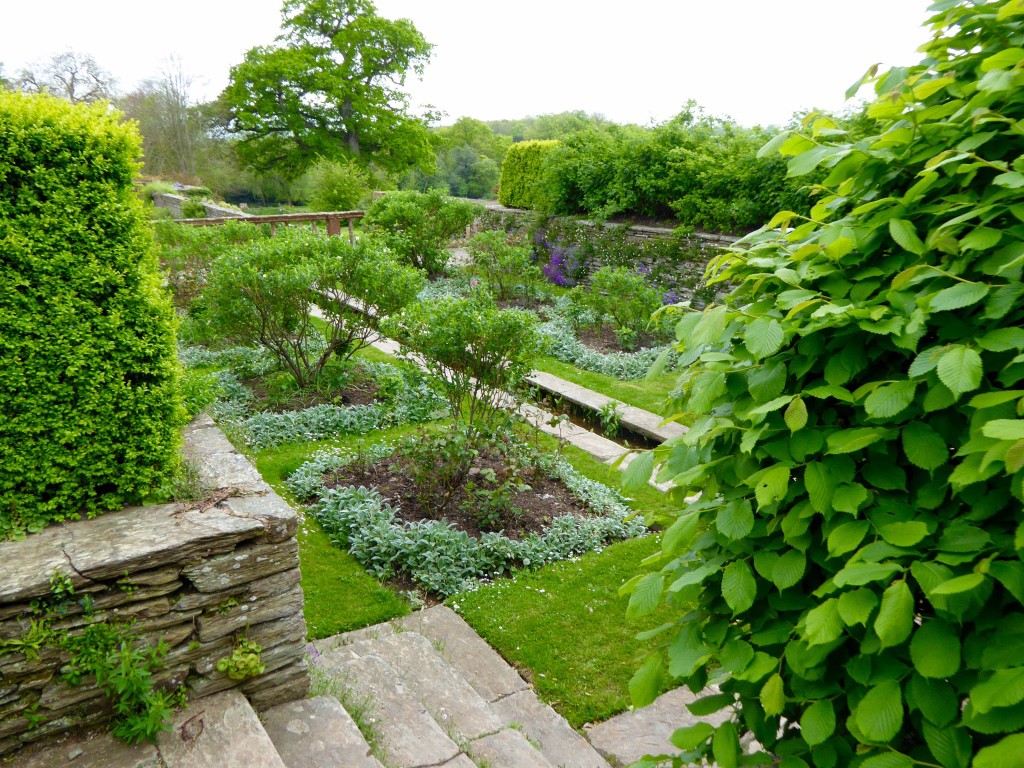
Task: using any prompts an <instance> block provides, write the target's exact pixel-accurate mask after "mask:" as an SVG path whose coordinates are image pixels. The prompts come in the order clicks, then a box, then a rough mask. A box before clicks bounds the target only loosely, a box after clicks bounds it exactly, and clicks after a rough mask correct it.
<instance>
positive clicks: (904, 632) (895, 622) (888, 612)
mask: <svg viewBox="0 0 1024 768" xmlns="http://www.w3.org/2000/svg"><path fill="white" fill-rule="evenodd" d="M913 627H914V596H913V594H912V593H911V591H910V587H909V586H908V585H907V582H906V581H897V582H894V583H893V584H890V585H889V588H888V589H886V590H885V592H883V593H882V605H881V607H879V609H878V616H877V617H875V634H877V635H878V639H879V640H881V641H882V648H891V647H892V646H894V645H899V644H901V643H902V642H903V641H904V640H906V639H907V638H908V637H910V630H911V629H913Z"/></svg>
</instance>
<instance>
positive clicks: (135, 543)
mask: <svg viewBox="0 0 1024 768" xmlns="http://www.w3.org/2000/svg"><path fill="white" fill-rule="evenodd" d="M184 452H185V456H186V458H187V459H188V460H189V461H191V462H192V463H193V464H194V465H195V466H196V467H197V469H198V471H199V474H200V478H201V481H202V483H203V485H204V487H205V488H209V489H211V492H210V494H209V495H208V497H207V498H206V500H204V501H202V502H196V503H192V504H163V505H158V506H148V507H130V508H126V509H123V510H120V511H117V512H111V513H108V514H105V515H102V516H100V517H97V518H95V519H93V520H80V521H75V522H71V523H66V524H63V525H59V526H54V527H51V528H48V529H46V530H44V531H42V532H41V533H38V534H35V535H32V536H30V537H28V538H26V539H25V540H23V541H14V542H5V543H3V544H0V649H3V648H5V647H6V648H7V651H6V652H3V653H0V755H2V754H5V753H7V752H11V751H13V750H15V749H17V748H18V747H20V746H21V745H22V744H24V743H27V742H31V741H36V740H39V739H44V738H49V737H52V736H54V735H57V734H60V733H62V732H64V731H67V730H69V729H72V728H74V727H77V726H81V725H91V724H94V723H99V722H103V721H105V720H107V719H109V718H110V716H111V708H110V704H109V702H108V701H107V699H106V697H105V695H104V694H103V692H102V691H101V690H99V689H98V688H97V687H96V685H95V681H94V680H92V678H85V679H83V680H82V682H81V684H80V685H78V686H72V685H69V684H68V683H67V682H64V681H63V680H62V677H61V667H62V665H64V664H66V663H67V661H68V659H67V657H66V656H64V655H62V654H61V652H60V651H58V650H55V649H54V648H52V647H49V646H48V645H47V646H44V647H42V648H39V649H38V650H37V651H30V652H28V653H22V652H18V651H16V650H11V644H10V643H8V644H3V641H5V640H6V641H12V640H13V641H16V642H15V645H17V641H18V640H19V639H24V638H27V637H31V633H32V622H33V620H34V619H35V620H37V621H38V616H39V610H38V606H39V601H41V600H46V599H47V598H48V596H50V594H51V589H52V587H51V578H52V577H53V574H60V578H61V579H62V580H65V583H66V580H70V583H71V584H72V585H73V587H74V598H75V599H76V600H77V599H80V598H82V597H86V596H88V598H89V601H90V602H91V606H90V609H89V611H88V613H87V612H86V611H85V610H84V609H83V608H82V606H81V605H79V604H77V603H76V602H73V601H69V602H68V603H67V605H66V607H65V608H64V610H62V611H61V612H60V614H59V615H54V616H53V617H51V619H50V620H49V621H50V626H51V628H52V629H54V630H56V631H58V632H65V633H70V634H73V633H75V631H76V630H78V629H80V628H82V627H84V626H85V625H86V624H88V623H91V622H97V621H107V622H112V623H116V624H125V623H130V624H131V625H132V633H133V635H135V636H137V637H138V638H139V641H140V642H142V643H145V644H147V645H150V646H155V644H156V643H157V642H158V641H159V640H163V641H164V642H165V643H167V645H168V646H169V648H170V650H169V652H168V655H167V659H166V663H165V665H164V667H163V668H162V669H161V670H160V672H159V677H158V680H159V682H160V683H161V684H162V685H165V686H167V687H170V688H177V687H178V686H179V685H182V684H183V685H185V686H186V688H187V690H188V696H189V698H192V699H195V698H199V697H203V696H208V695H210V694H213V693H216V692H218V691H223V690H225V689H227V688H234V687H238V688H240V689H241V691H242V692H243V693H245V694H246V695H247V696H248V697H249V698H250V700H252V702H253V704H254V705H255V706H256V707H258V708H259V707H266V706H270V705H272V704H276V703H280V702H283V701H289V700H292V699H296V698H299V697H301V696H304V695H305V693H306V691H307V690H308V687H309V677H308V672H307V669H306V662H305V651H306V640H305V638H306V624H305V620H304V618H303V615H302V603H303V598H302V588H301V587H300V585H299V560H298V545H297V542H296V539H295V532H296V528H297V519H296V515H295V512H294V511H293V510H292V509H291V507H289V506H288V504H287V503H285V501H284V500H283V499H281V497H280V496H278V495H277V494H276V493H274V491H273V490H272V489H271V488H270V486H269V485H267V484H266V483H265V482H264V481H263V479H262V478H261V477H260V475H259V473H258V472H257V471H256V469H255V468H254V467H253V466H252V465H251V464H250V463H249V462H248V461H247V460H246V459H245V457H244V456H241V455H240V454H239V453H237V452H236V451H235V450H234V448H233V447H232V446H231V444H230V443H229V442H228V440H227V439H226V438H225V437H224V434H223V433H222V432H221V431H220V430H219V429H218V428H217V427H216V426H214V424H213V422H212V421H211V420H210V419H209V418H208V417H200V419H198V420H197V421H195V422H193V424H192V425H191V426H190V427H189V428H188V429H187V430H186V434H185V446H184ZM33 603H34V604H35V605H33ZM240 637H245V638H248V639H249V640H251V641H254V642H256V643H258V644H259V645H260V646H261V648H262V653H261V661H262V663H263V664H264V665H265V671H264V672H263V673H262V674H260V675H258V676H256V677H251V678H248V679H246V680H242V681H236V680H232V679H230V678H229V677H228V676H227V675H226V674H225V673H222V672H219V671H217V668H216V667H217V661H218V660H220V659H222V658H225V657H228V656H230V654H231V652H232V650H233V649H234V648H235V645H236V643H237V641H238V639H239V638H240Z"/></svg>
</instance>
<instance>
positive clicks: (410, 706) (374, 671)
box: [317, 645, 462, 768]
mask: <svg viewBox="0 0 1024 768" xmlns="http://www.w3.org/2000/svg"><path fill="white" fill-rule="evenodd" d="M317 668H318V669H319V670H320V671H321V672H322V673H324V674H327V675H329V676H330V677H332V678H333V679H334V680H335V681H336V682H337V683H338V684H339V685H340V686H342V687H343V688H344V689H345V690H346V696H347V697H350V698H351V699H353V700H355V701H357V702H359V705H360V708H361V709H362V710H363V716H364V717H366V718H368V720H369V723H370V725H371V727H373V728H374V729H375V730H376V731H377V733H378V734H379V744H380V747H381V750H382V751H383V753H384V761H385V762H387V763H388V764H389V765H392V766H394V768H418V767H419V766H433V765H443V764H445V763H446V762H448V761H451V760H453V759H454V758H455V757H457V756H458V755H459V753H460V752H461V751H462V750H461V749H460V748H459V746H458V745H457V744H456V743H455V742H454V741H452V740H451V739H450V738H449V737H448V734H447V733H446V732H445V731H444V730H443V729H442V728H441V726H439V725H438V724H437V722H435V720H434V719H433V717H431V715H430V713H429V712H428V711H427V710H426V708H425V707H424V706H423V705H422V704H421V703H420V701H419V700H418V699H417V697H416V696H415V694H413V692H412V690H411V689H410V687H409V686H408V685H407V684H406V683H405V682H403V680H402V679H401V676H400V675H399V674H398V673H397V672H396V671H395V670H394V669H393V668H392V667H391V665H389V664H388V663H387V662H385V661H384V660H383V659H382V658H380V657H379V656H375V655H365V656H360V655H358V654H357V653H355V652H353V650H352V649H350V648H349V647H348V646H344V645H342V646H339V647H337V648H334V649H333V650H328V651H326V652H325V653H322V654H321V655H320V658H319V659H318V660H317Z"/></svg>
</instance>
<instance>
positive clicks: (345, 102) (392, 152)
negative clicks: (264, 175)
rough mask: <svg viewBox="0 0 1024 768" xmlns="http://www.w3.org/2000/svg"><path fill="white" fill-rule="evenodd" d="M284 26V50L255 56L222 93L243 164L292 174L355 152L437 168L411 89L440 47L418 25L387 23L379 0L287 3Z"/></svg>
mask: <svg viewBox="0 0 1024 768" xmlns="http://www.w3.org/2000/svg"><path fill="white" fill-rule="evenodd" d="M282 19H283V20H282V25H281V26H282V30H283V31H282V33H281V35H280V36H279V37H278V38H277V41H276V43H275V44H274V45H270V46H261V47H258V48H253V49H252V50H250V51H249V52H248V53H247V54H246V55H245V60H244V61H243V62H242V63H241V64H239V65H238V66H236V67H233V68H232V70H231V76H230V81H229V84H228V87H227V88H226V89H225V91H224V93H223V95H222V99H223V100H224V102H225V104H226V105H227V107H228V109H229V111H230V121H229V124H228V127H229V130H230V131H232V132H233V133H236V134H238V135H239V136H240V137H241V139H242V140H241V143H240V145H239V148H238V150H239V155H240V157H241V159H242V160H243V161H244V162H246V163H247V164H249V165H251V166H252V167H254V168H256V169H258V170H267V169H274V170H277V171H279V172H285V173H287V174H288V175H290V176H292V177H295V176H298V175H299V174H300V173H301V172H302V171H304V170H305V169H306V168H307V167H308V166H310V165H311V164H312V163H313V162H314V161H315V160H316V159H317V158H318V157H327V158H338V157H340V156H343V155H346V154H347V155H350V156H354V157H358V158H362V159H363V160H365V161H368V160H373V161H374V162H376V163H377V164H378V165H381V166H383V167H385V168H387V169H389V170H403V169H405V168H409V167H413V166H422V167H424V168H429V166H430V165H431V164H432V161H433V153H432V150H431V147H430V142H429V138H428V135H427V129H426V125H425V122H424V120H423V119H422V118H420V117H418V116H416V115H414V114H412V112H411V111H410V108H409V103H408V96H407V95H406V94H405V92H404V91H403V90H402V89H403V87H404V85H405V78H406V75H407V74H408V72H409V71H413V72H415V73H417V74H422V71H423V65H424V64H425V63H426V61H427V60H428V58H429V56H430V50H431V45H430V44H429V43H428V42H427V41H426V40H425V39H424V38H423V35H421V34H420V33H419V31H417V29H416V27H414V26H413V24H412V22H411V21H409V20H408V19H397V20H390V19H385V18H382V17H380V16H378V15H377V11H376V7H375V6H374V4H373V3H372V2H371V0H286V2H285V3H284V6H283V8H282Z"/></svg>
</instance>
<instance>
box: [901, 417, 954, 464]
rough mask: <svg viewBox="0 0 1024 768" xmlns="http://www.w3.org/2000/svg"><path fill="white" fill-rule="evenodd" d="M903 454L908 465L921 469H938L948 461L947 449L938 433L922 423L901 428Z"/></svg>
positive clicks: (916, 422)
mask: <svg viewBox="0 0 1024 768" xmlns="http://www.w3.org/2000/svg"><path fill="white" fill-rule="evenodd" d="M901 437H902V439H903V452H904V453H906V454H907V458H908V459H909V460H910V463H911V464H913V465H914V466H916V467H920V468H921V469H929V470H931V469H938V468H939V467H941V466H942V465H943V464H945V463H946V462H947V461H949V448H948V446H947V445H946V441H945V440H943V439H942V437H941V436H940V435H939V433H938V432H936V431H935V430H934V429H932V428H931V427H930V426H928V425H927V424H925V423H924V422H920V421H915V422H911V423H910V424H907V425H906V426H905V427H903V430H902V433H901Z"/></svg>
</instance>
